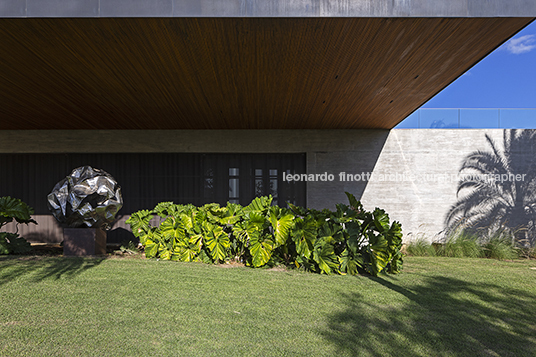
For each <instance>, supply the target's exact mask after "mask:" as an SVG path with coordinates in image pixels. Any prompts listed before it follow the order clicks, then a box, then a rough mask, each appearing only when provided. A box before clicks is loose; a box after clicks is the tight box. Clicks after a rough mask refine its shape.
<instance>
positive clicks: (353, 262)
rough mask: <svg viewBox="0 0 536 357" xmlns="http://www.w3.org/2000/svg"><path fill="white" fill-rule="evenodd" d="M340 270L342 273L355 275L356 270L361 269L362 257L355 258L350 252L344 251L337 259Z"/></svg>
mask: <svg viewBox="0 0 536 357" xmlns="http://www.w3.org/2000/svg"><path fill="white" fill-rule="evenodd" d="M339 262H340V270H341V272H343V273H347V274H350V275H357V274H358V273H359V271H358V268H363V257H361V256H355V255H354V254H352V252H351V251H349V250H348V249H345V250H344V251H343V252H342V254H341V256H340V257H339Z"/></svg>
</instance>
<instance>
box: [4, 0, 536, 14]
mask: <svg viewBox="0 0 536 357" xmlns="http://www.w3.org/2000/svg"><path fill="white" fill-rule="evenodd" d="M2 17H21V18H24V17H536V1H533V0H508V1H505V0H0V18H2Z"/></svg>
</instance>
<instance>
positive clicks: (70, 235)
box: [63, 228, 106, 256]
mask: <svg viewBox="0 0 536 357" xmlns="http://www.w3.org/2000/svg"><path fill="white" fill-rule="evenodd" d="M105 254H106V231H104V230H102V229H100V228H64V229H63V255H64V256H85V255H105Z"/></svg>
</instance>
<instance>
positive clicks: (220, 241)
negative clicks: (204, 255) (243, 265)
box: [203, 222, 231, 261]
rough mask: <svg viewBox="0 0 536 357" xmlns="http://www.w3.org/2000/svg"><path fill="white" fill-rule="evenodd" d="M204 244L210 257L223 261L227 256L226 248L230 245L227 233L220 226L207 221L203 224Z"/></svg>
mask: <svg viewBox="0 0 536 357" xmlns="http://www.w3.org/2000/svg"><path fill="white" fill-rule="evenodd" d="M203 231H204V233H205V234H204V236H205V244H206V246H207V248H208V249H209V251H210V255H211V256H212V259H214V260H216V261H223V260H225V258H226V257H227V249H229V247H230V246H231V242H230V240H229V235H228V234H227V233H225V232H224V231H223V229H222V228H221V227H220V226H215V225H213V224H210V223H208V222H205V223H204V224H203Z"/></svg>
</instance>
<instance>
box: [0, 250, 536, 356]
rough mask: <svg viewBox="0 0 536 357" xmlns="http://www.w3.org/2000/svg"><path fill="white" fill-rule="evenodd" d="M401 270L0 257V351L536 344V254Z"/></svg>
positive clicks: (506, 351)
mask: <svg viewBox="0 0 536 357" xmlns="http://www.w3.org/2000/svg"><path fill="white" fill-rule="evenodd" d="M405 260H406V261H405V267H404V270H403V273H402V274H400V275H398V276H381V277H379V278H372V277H366V276H358V277H352V276H322V275H316V274H309V273H300V272H296V271H270V270H259V269H257V270H254V269H249V268H243V267H234V268H223V267H219V266H209V265H203V264H195V263H176V262H164V261H155V260H145V259H136V258H129V259H118V258H108V259H99V258H97V259H81V258H62V257H33V258H32V257H19V258H13V257H2V258H0V304H1V305H0V355H2V356H25V355H26V356H40V355H41V356H53V355H57V356H157V355H160V356H478V355H481V356H534V355H536V269H532V268H536V261H523V262H499V261H496V260H487V259H461V258H440V257H434V258H426V257H421V258H418V257H407V258H406V259H405Z"/></svg>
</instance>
